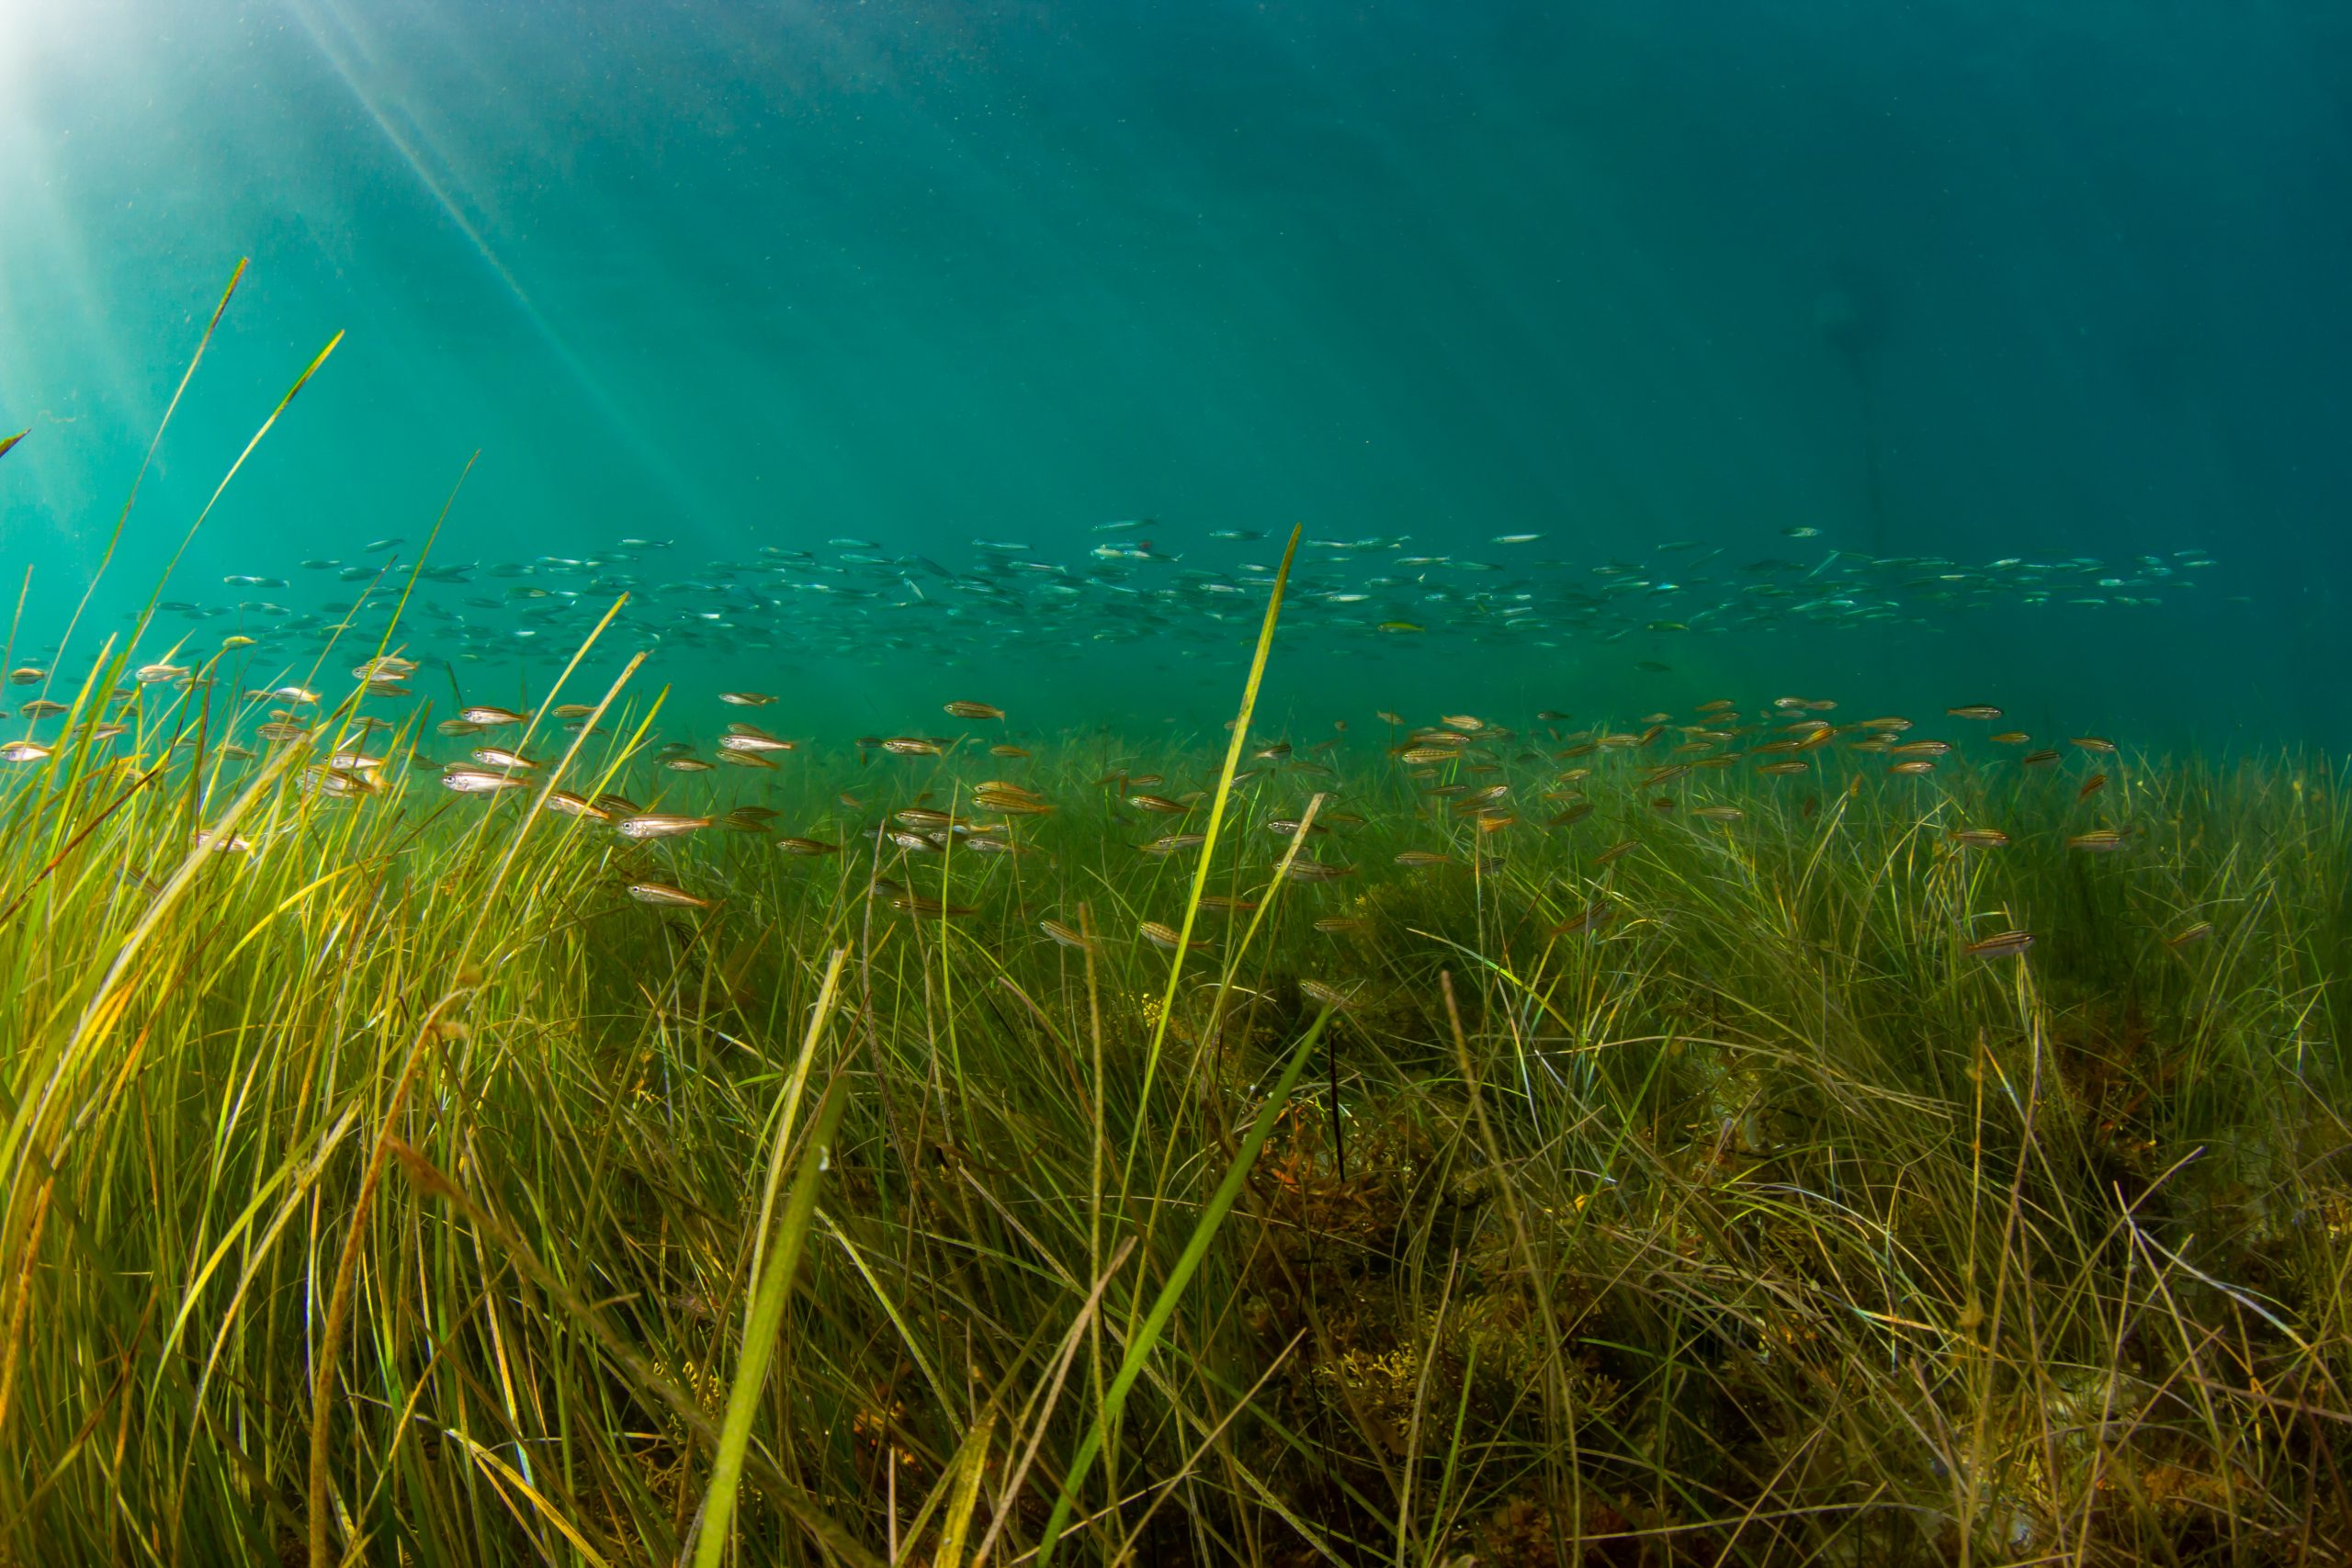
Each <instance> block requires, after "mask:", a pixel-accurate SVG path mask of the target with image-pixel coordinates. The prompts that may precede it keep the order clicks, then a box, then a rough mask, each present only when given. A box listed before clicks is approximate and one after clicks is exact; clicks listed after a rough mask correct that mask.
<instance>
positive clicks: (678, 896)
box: [628, 882, 713, 909]
mask: <svg viewBox="0 0 2352 1568" xmlns="http://www.w3.org/2000/svg"><path fill="white" fill-rule="evenodd" d="M628 896H629V897H632V898H634V899H636V900H637V901H638V902H639V903H640V904H656V905H660V906H662V907H663V908H678V909H707V908H712V907H713V905H712V901H711V900H710V899H708V898H697V897H695V896H694V895H693V894H691V893H689V892H687V891H686V890H685V889H684V888H683V887H673V886H670V885H669V884H668V883H666V882H632V883H630V884H629V885H628Z"/></svg>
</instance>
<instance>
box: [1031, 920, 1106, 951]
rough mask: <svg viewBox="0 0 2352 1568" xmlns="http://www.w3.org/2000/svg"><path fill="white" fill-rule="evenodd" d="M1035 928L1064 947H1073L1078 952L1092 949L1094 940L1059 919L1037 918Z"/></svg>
mask: <svg viewBox="0 0 2352 1568" xmlns="http://www.w3.org/2000/svg"><path fill="white" fill-rule="evenodd" d="M1037 929H1038V930H1039V931H1044V932H1045V933H1046V935H1047V936H1048V937H1051V938H1052V939H1053V940H1054V941H1055V942H1059V943H1060V944H1061V945H1062V946H1064V947H1074V948H1076V949H1078V951H1079V952H1080V953H1091V952H1093V951H1094V942H1093V940H1092V939H1091V938H1090V937H1088V936H1085V935H1084V934H1082V933H1080V931H1077V930H1076V929H1075V928H1073V927H1070V926H1066V925H1064V924H1062V922H1061V921H1059V920H1039V921H1038V922H1037Z"/></svg>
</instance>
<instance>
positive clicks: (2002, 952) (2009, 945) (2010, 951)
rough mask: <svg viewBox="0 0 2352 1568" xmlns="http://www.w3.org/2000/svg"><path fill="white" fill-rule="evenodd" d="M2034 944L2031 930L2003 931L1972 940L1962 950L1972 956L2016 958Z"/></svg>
mask: <svg viewBox="0 0 2352 1568" xmlns="http://www.w3.org/2000/svg"><path fill="white" fill-rule="evenodd" d="M2032 945H2033V933H2032V932H2031V931H2003V932H2001V933H2000V934H1999V935H1997V936H1988V937H1984V938H1981V939H1979V940H1978V941H1975V942H1970V943H1969V944H1968V945H1967V946H1965V947H1963V948H1962V949H1961V952H1962V953H1966V954H1968V956H1970V957H1971V958H2015V957H2016V956H2017V955H2018V953H2023V952H2024V951H2025V950H2026V949H2027V948H2029V947H2031V946H2032Z"/></svg>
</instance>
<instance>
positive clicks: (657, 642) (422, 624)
mask: <svg viewBox="0 0 2352 1568" xmlns="http://www.w3.org/2000/svg"><path fill="white" fill-rule="evenodd" d="M1781 532H1782V533H1783V534H1785V535H1787V536H1790V537H1791V538H1792V539H1795V540H1810V539H1813V538H1815V536H1818V535H1819V533H1820V530H1819V529H1816V528H1809V527H1794V528H1788V529H1783V530H1781ZM1092 536H1093V537H1096V538H1097V539H1098V540H1099V542H1098V543H1096V544H1094V545H1093V546H1092V547H1091V548H1089V549H1086V550H1085V551H1084V552H1083V553H1082V554H1080V556H1079V557H1078V558H1075V559H1069V560H1055V559H1050V558H1047V554H1046V552H1045V551H1043V550H1040V549H1038V548H1036V547H1033V546H1032V545H1030V544H1028V543H1026V542H1023V541H1019V540H1004V539H974V540H972V541H971V545H970V547H969V549H970V554H969V556H968V557H967V558H964V559H962V560H960V561H958V562H956V563H955V564H952V565H951V564H947V563H945V562H943V561H942V560H941V559H939V558H938V556H939V555H940V554H941V553H944V552H938V551H936V550H934V551H933V553H930V554H922V553H910V552H907V551H903V550H900V549H897V548H894V547H888V546H887V545H885V544H883V543H881V542H879V541H876V540H871V539H862V538H850V537H836V538H832V539H830V540H828V541H826V542H824V543H823V544H821V545H814V544H812V546H811V547H786V546H783V545H768V546H763V547H760V548H758V549H757V550H755V551H753V552H752V554H751V555H750V556H749V557H748V558H742V559H733V560H710V561H706V562H704V563H702V564H701V565H699V566H694V567H686V566H684V565H683V563H680V564H677V565H673V544H672V542H671V541H668V540H662V539H652V538H642V537H630V538H623V539H620V540H618V541H616V542H615V543H614V544H613V545H612V546H610V547H607V548H603V549H598V550H594V551H592V552H590V553H586V554H583V555H580V556H552V555H542V556H537V557H534V558H528V559H514V560H503V561H493V562H455V561H447V560H428V561H425V562H423V563H421V564H419V563H417V562H415V561H414V559H413V557H412V556H410V555H408V554H406V553H404V552H406V551H408V549H409V545H408V541H406V540H404V539H401V538H387V539H378V540H374V541H371V542H370V543H369V544H368V546H367V547H365V548H364V549H362V550H360V551H359V552H358V553H357V554H356V555H355V556H353V557H350V558H311V559H306V560H303V561H301V562H300V564H299V565H296V566H290V567H288V568H285V569H283V570H280V571H278V572H277V573H274V574H272V573H261V572H239V573H232V574H230V575H228V576H226V577H224V578H223V579H222V581H221V586H222V588H223V589H224V590H227V591H228V592H224V593H222V594H220V595H217V596H213V597H209V598H205V599H190V598H185V597H175V598H168V599H165V600H164V601H163V602H162V603H161V604H160V605H159V606H158V611H159V614H160V615H162V616H164V618H165V620H164V624H165V625H169V624H171V623H172V622H174V621H185V622H189V623H195V624H199V625H202V624H211V625H217V626H220V627H221V628H223V629H224V630H225V631H227V632H228V635H230V636H232V637H237V638H239V639H243V640H244V641H245V642H246V643H248V644H249V645H251V646H255V647H257V648H258V649H260V650H261V652H262V653H263V654H268V653H272V652H281V653H284V654H285V655H287V656H288V658H289V659H291V658H293V657H294V656H296V655H297V654H298V653H299V652H300V650H301V649H305V648H315V647H317V646H320V645H322V644H324V643H327V642H330V641H337V640H339V641H340V643H341V645H343V646H349V645H350V644H351V643H352V642H353V641H358V642H363V643H364V642H367V641H368V639H369V638H371V637H377V636H379V634H380V633H381V632H382V631H383V629H384V627H385V626H386V624H387V622H388V620H389V618H390V615H391V613H392V611H393V609H394V607H395V606H396V605H400V604H401V601H402V600H403V597H404V596H405V601H406V602H405V604H404V605H403V606H402V607H401V615H402V617H403V625H404V626H408V627H410V628H413V629H417V630H422V631H424V632H426V633H429V635H430V639H431V641H432V642H433V644H434V645H435V649H437V650H438V655H439V657H441V658H444V659H447V660H454V661H458V662H479V661H483V660H499V659H502V658H506V657H510V656H512V655H514V654H515V653H516V652H518V651H526V650H528V649H532V648H535V647H538V648H549V649H556V650H559V651H561V652H566V653H568V652H569V651H570V649H571V647H573V646H574V645H576V643H577V642H578V640H579V638H580V637H581V636H582V635H583V634H584V633H585V632H586V630H587V629H588V627H589V626H592V625H593V624H594V621H595V620H596V618H597V617H598V616H600V615H603V614H604V613H605V611H606V610H607V609H608V608H609V607H610V606H611V605H612V604H613V603H614V602H615V601H616V599H618V598H619V597H620V596H622V595H623V594H627V595H628V604H627V605H626V606H625V607H624V608H623V609H622V611H621V612H620V615H619V616H618V618H617V619H616V623H615V625H616V628H617V629H618V631H619V632H621V633H622V634H623V636H624V637H625V638H626V639H627V640H628V641H629V642H630V645H631V646H632V647H644V648H647V649H651V650H654V651H655V652H656V653H657V654H658V653H660V652H662V651H664V650H667V651H670V652H673V653H674V652H679V651H695V650H707V651H710V652H715V653H722V654H726V655H729V656H732V655H736V654H740V653H742V652H745V651H751V652H755V653H756V652H767V653H778V654H792V655H797V656H803V657H812V658H824V657H842V658H870V657H872V656H874V655H875V654H876V653H877V652H885V651H888V652H898V653H905V654H912V655H920V656H923V657H927V658H931V659H934V660H941V661H944V662H951V663H953V662H960V661H965V660H970V659H971V658H973V657H974V656H975V655H976V654H978V653H980V652H983V651H985V652H986V653H988V654H989V655H991V656H1008V655H1009V656H1014V657H1019V658H1023V659H1032V658H1037V659H1046V660H1072V659H1083V658H1086V657H1088V656H1089V654H1090V650H1091V649H1094V648H1095V647H1096V646H1097V645H1100V644H1104V643H1112V644H1128V643H1146V642H1149V643H1159V644H1169V643H1174V644H1178V645H1184V646H1195V645H1213V644H1229V643H1231V642H1233V641H1234V640H1236V638H1237V637H1245V638H1246V637H1248V636H1249V635H1250V633H1252V632H1254V630H1255V628H1256V625H1257V620H1258V616H1259V615H1260V613H1261V609H1262V606H1263V604H1264V602H1265V598H1266V593H1267V591H1268V589H1269V587H1270V586H1271V584H1272V580H1273V576H1274V573H1275V570H1276V565H1277V562H1278V560H1279V552H1280V544H1279V541H1270V540H1268V539H1267V537H1266V536H1264V535H1263V534H1261V533H1260V532H1259V531H1256V530H1253V529H1246V528H1220V529H1216V530H1212V531H1210V532H1208V533H1207V535H1206V536H1205V537H1204V538H1202V539H1200V540H1198V541H1197V542H1194V543H1191V544H1189V545H1188V547H1185V548H1183V549H1181V550H1179V549H1175V548H1172V547H1170V546H1169V545H1168V543H1167V541H1169V540H1170V537H1171V530H1170V529H1167V528H1163V527H1161V526H1159V525H1158V524H1157V523H1155V522H1154V521H1153V520H1151V519H1148V518H1130V519H1124V520H1120V521H1116V522H1112V523H1104V524H1100V525H1096V526H1095V528H1094V530H1093V532H1092ZM1544 537H1545V536H1543V535H1541V534H1505V535H1498V536H1495V537H1494V538H1493V540H1492V541H1491V545H1492V547H1491V548H1490V549H1488V550H1486V551H1483V552H1481V553H1480V554H1478V555H1475V556H1474V555H1467V554H1462V553H1457V552H1455V551H1453V550H1443V551H1432V550H1430V548H1429V547H1426V546H1423V545H1420V544H1418V543H1417V542H1416V541H1415V540H1414V538H1413V537H1412V536H1406V535H1378V536H1368V537H1362V538H1337V537H1318V538H1313V539H1308V540H1306V541H1305V542H1304V544H1303V545H1302V546H1301V547H1300V550H1299V553H1298V557H1297V559H1296V561H1295V565H1294V568H1293V571H1292V576H1291V580H1290V585H1289V592H1288V594H1287V596H1286V599H1285V603H1284V607H1283V616H1284V623H1285V626H1288V627H1290V628H1291V629H1292V630H1293V631H1294V632H1296V633H1299V634H1302V635H1306V636H1312V637H1317V638H1318V639H1324V640H1339V641H1342V642H1344V641H1346V640H1349V639H1363V640H1365V641H1371V642H1379V641H1386V640H1393V639H1398V638H1410V639H1419V638H1427V639H1432V640H1444V639H1464V640H1467V641H1469V642H1471V643H1473V644H1476V645H1481V646H1485V645H1497V644H1499V645H1503V646H1505V647H1511V646H1522V647H1525V648H1529V649H1553V648H1560V647H1565V646H1568V645H1571V644H1577V643H1589V642H1598V643H1612V642H1617V641H1621V640H1623V639H1624V638H1627V637H1636V636H1640V637H1642V640H1641V641H1640V642H1639V643H1638V644H1637V645H1636V647H1637V649H1639V650H1640V651H1641V652H1642V653H1643V654H1644V655H1645V657H1644V658H1643V659H1641V660H1637V661H1635V662H1637V663H1638V664H1639V665H1640V667H1642V668H1644V669H1645V670H1650V669H1657V668H1662V667H1663V666H1664V660H1660V659H1654V658H1649V657H1647V655H1649V654H1654V653H1661V652H1666V651H1668V649H1670V639H1672V638H1674V637H1679V636H1685V635H1704V634H1710V633H1727V632H1733V631H1738V630H1746V629H1754V628H1759V627H1774V626H1871V625H1878V624H1883V623H1889V622H1924V621H1931V620H1935V619H1938V618H1940V617H1946V616H1951V615H1964V614H1967V613H1969V612H1972V611H1976V610H1983V609H1987V608H1992V607H1996V606H2051V607H2071V608H2079V609H2087V610H2114V609H2127V610H2129V609H2143V608H2149V607H2153V606H2155V605H2158V604H2162V603H2164V602H2165V598H2166V596H2167V595H2170V594H2174V593H2178V592H2187V591H2188V590H2190V589H2192V588H2194V587H2195V586H2196V585H2197V582H2198V580H2199V575H2200V574H2201V573H2203V572H2205V571H2206V570H2208V569H2210V568H2211V567H2212V566H2213V565H2214V561H2213V559H2212V558H2211V556H2210V555H2207V554H2206V553H2204V552H2202V551H2199V550H2179V551H2175V552H2173V553H2172V554H2170V555H2168V556H2157V555H2142V556H2138V557H2135V558H2131V559H2129V560H2124V561H2108V560H2102V559H2097V558H2089V557H2079V556H2078V557H2068V558H2048V559H2032V558H2025V557H2021V556H2010V557H2004V558H1999V559H1995V560H1989V561H1985V562H1982V563H1977V564H1964V563H1962V562H1960V561H1957V560H1954V559H1952V558H1946V557H1942V556H1886V557H1877V556H1869V555H1861V554H1857V553H1855V552H1853V551H1850V550H1842V549H1835V548H1832V549H1828V550H1826V552H1825V553H1824V554H1822V555H1821V556H1820V557H1819V558H1814V559H1809V560H1799V559H1794V558H1788V557H1783V556H1772V557H1764V558H1741V557H1737V556H1734V555H1732V554H1731V553H1729V552H1728V551H1727V550H1726V549H1724V548H1723V547H1710V546H1702V545H1701V544H1698V543H1695V542H1691V541H1680V540H1678V541H1668V542H1664V543H1661V544H1658V545H1657V546H1656V547H1653V548H1651V549H1650V550H1648V551H1647V552H1646V553H1645V554H1644V555H1643V556H1642V557H1641V558H1637V559H1611V560H1605V561H1601V562H1598V563H1578V562H1574V561H1570V560H1567V559H1565V558H1561V557H1559V556H1557V555H1555V554H1553V553H1551V552H1549V551H1547V550H1545V549H1544ZM41 656H42V655H41V654H37V655H36V657H41Z"/></svg>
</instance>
